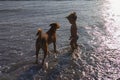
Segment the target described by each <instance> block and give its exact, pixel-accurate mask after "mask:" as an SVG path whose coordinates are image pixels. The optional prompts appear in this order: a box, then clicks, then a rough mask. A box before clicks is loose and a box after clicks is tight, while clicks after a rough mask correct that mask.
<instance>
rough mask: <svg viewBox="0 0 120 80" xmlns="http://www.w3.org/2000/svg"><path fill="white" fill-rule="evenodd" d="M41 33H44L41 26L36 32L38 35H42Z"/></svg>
mask: <svg viewBox="0 0 120 80" xmlns="http://www.w3.org/2000/svg"><path fill="white" fill-rule="evenodd" d="M41 34H42V29H40V28H39V29H38V31H37V33H36V36H38V35H41Z"/></svg>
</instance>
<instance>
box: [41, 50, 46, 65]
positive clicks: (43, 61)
mask: <svg viewBox="0 0 120 80" xmlns="http://www.w3.org/2000/svg"><path fill="white" fill-rule="evenodd" d="M46 57H47V51H44V57H43V60H42V66H44V63H45V59H46Z"/></svg>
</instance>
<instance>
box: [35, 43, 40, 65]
mask: <svg viewBox="0 0 120 80" xmlns="http://www.w3.org/2000/svg"><path fill="white" fill-rule="evenodd" d="M39 50H40V45H36V62H35V63H36V64H38V54H39Z"/></svg>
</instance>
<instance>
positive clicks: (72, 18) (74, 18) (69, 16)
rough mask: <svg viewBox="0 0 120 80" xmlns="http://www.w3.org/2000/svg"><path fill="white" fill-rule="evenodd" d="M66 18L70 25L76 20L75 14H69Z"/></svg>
mask: <svg viewBox="0 0 120 80" xmlns="http://www.w3.org/2000/svg"><path fill="white" fill-rule="evenodd" d="M66 18H67V19H68V21H69V22H70V23H71V24H73V23H74V22H75V21H76V20H77V15H76V12H73V13H71V14H69V15H68V16H67V17H66Z"/></svg>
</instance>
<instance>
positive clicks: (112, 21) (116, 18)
mask: <svg viewBox="0 0 120 80" xmlns="http://www.w3.org/2000/svg"><path fill="white" fill-rule="evenodd" d="M107 1H108V5H107V6H106V7H107V9H106V11H104V16H107V17H105V18H106V19H105V21H106V23H105V26H106V29H107V31H108V32H109V33H110V35H111V37H110V39H108V40H106V41H105V44H106V45H107V46H108V47H109V48H112V49H119V47H120V26H119V23H120V10H119V8H120V7H119V6H120V0H107ZM105 5H106V4H105Z"/></svg>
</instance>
